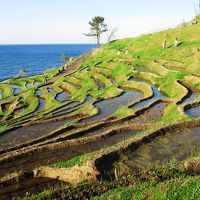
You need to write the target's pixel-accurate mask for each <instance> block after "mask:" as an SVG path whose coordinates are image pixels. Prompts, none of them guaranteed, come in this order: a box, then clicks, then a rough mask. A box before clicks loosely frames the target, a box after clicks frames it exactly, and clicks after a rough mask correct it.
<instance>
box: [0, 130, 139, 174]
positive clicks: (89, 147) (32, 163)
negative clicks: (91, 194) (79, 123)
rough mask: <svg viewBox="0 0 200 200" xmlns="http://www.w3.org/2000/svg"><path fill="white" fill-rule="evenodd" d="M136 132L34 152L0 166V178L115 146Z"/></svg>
mask: <svg viewBox="0 0 200 200" xmlns="http://www.w3.org/2000/svg"><path fill="white" fill-rule="evenodd" d="M137 132H138V131H128V132H124V133H120V134H119V133H118V134H117V135H113V136H111V137H108V138H102V140H98V141H96V142H91V143H87V144H81V145H77V146H72V147H64V148H60V149H53V150H51V151H44V152H36V153H34V154H32V155H27V156H26V157H24V158H18V159H16V160H14V161H10V162H8V163H4V164H0V177H1V176H4V175H5V173H11V172H13V171H20V170H22V169H23V170H33V169H34V168H35V167H37V166H41V165H45V164H53V163H57V162H59V161H66V160H69V159H71V158H73V157H75V156H79V155H82V154H84V153H89V152H91V151H96V150H99V149H101V148H103V147H106V146H109V145H113V144H116V143H117V142H120V141H122V140H124V139H125V138H128V137H131V136H133V135H135V134H137Z"/></svg>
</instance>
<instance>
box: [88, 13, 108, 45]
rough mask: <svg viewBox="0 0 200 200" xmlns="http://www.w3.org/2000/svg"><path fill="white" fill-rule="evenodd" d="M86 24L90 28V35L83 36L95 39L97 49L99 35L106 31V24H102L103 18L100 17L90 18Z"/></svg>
mask: <svg viewBox="0 0 200 200" xmlns="http://www.w3.org/2000/svg"><path fill="white" fill-rule="evenodd" d="M88 24H89V25H90V26H91V27H90V33H88V34H84V35H86V36H88V37H96V38H97V47H98V48H99V47H100V37H101V34H102V33H104V32H107V31H108V28H107V24H105V23H104V18H103V17H100V16H96V17H94V18H92V21H89V22H88Z"/></svg>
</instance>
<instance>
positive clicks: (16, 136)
mask: <svg viewBox="0 0 200 200" xmlns="http://www.w3.org/2000/svg"><path fill="white" fill-rule="evenodd" d="M66 122H67V120H63V121H55V122H46V123H40V124H36V125H32V126H24V127H20V128H17V129H15V130H13V131H10V132H8V133H6V134H5V135H2V136H0V150H2V149H6V148H9V147H12V146H16V145H19V144H23V143H25V142H28V141H32V140H34V139H37V138H40V137H42V136H45V135H48V134H49V133H50V132H51V131H53V130H55V129H56V128H58V127H59V126H62V125H64V124H65V123H66Z"/></svg>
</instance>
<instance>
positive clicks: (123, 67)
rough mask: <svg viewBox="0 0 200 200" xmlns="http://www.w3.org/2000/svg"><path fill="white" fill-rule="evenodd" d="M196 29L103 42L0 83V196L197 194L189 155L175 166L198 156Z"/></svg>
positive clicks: (199, 86) (199, 60)
mask: <svg viewBox="0 0 200 200" xmlns="http://www.w3.org/2000/svg"><path fill="white" fill-rule="evenodd" d="M196 20H197V21H198V17H197V18H196ZM199 30H200V23H199V22H198V23H197V24H194V25H192V24H189V23H188V24H187V25H186V26H180V27H177V28H175V29H169V30H166V31H162V32H158V33H153V34H148V35H142V36H140V37H137V38H129V39H122V40H116V41H112V42H110V43H108V44H105V45H103V46H102V47H101V48H100V49H97V50H94V51H93V52H92V53H91V54H86V55H82V56H80V57H79V58H75V59H74V60H72V61H71V62H70V63H69V65H66V64H65V65H63V66H61V67H60V68H58V69H55V70H54V71H49V72H46V73H44V74H42V75H39V76H33V77H25V78H13V79H10V80H7V81H6V82H2V83H0V94H1V100H0V105H1V106H0V114H1V121H0V123H1V127H0V137H1V139H0V147H1V149H0V155H1V158H0V177H2V178H1V180H0V185H1V187H0V188H2V189H0V197H1V198H2V199H6V198H8V197H9V198H11V197H25V195H26V193H27V192H28V193H30V194H33V195H34V194H36V196H32V197H27V198H26V199H54V198H57V199H60V198H65V199H84V198H85V199H88V198H90V197H91V198H93V197H94V196H97V197H94V199H178V198H181V197H183V198H182V199H188V198H189V197H190V199H198V198H200V196H199V192H198V190H199V189H200V188H199V186H200V180H199V176H198V173H200V169H199V168H198V166H199V163H198V162H199V160H198V159H197V160H195V163H196V162H197V163H196V164H195V165H194V166H193V164H187V165H186V164H185V167H184V163H185V162H186V161H187V162H190V161H188V159H191V157H198V156H199V153H200V134H199V133H200V127H199V126H200V107H199V105H200V95H199V94H200V56H199V55H200V36H199ZM175 38H178V40H180V41H182V43H181V44H180V45H178V47H175V46H174V40H175ZM164 39H166V41H167V48H165V49H163V48H162V43H163V40H164ZM126 48H128V53H126V52H125V49H126ZM119 49H120V51H121V53H120V55H119V54H118V53H117V51H118V50H119ZM77 63H78V64H77ZM80 63H82V64H80ZM79 64H80V65H79ZM75 67H77V68H75ZM21 166H23V167H21ZM14 172H15V173H14ZM13 173H14V175H13ZM27 173H28V175H27ZM5 174H6V176H5ZM191 174H192V175H191ZM13 177H14V178H13ZM19 177H20V178H19ZM52 180H53V181H52ZM38 181H39V182H38ZM54 181H55V182H56V183H54ZM91 181H93V182H92V183H91ZM107 181H109V182H107ZM27 182H28V183H29V185H28V187H27V188H25V189H24V188H23V185H24V184H25V183H27ZM82 182H83V183H82ZM36 183H37V184H39V185H40V187H39V188H38V189H36V190H35V189H34V185H36ZM80 183H81V184H80ZM48 184H49V185H50V186H52V187H53V188H54V189H51V190H47V191H46V189H49V186H47V185H48ZM57 184H58V185H57ZM77 184H80V185H78V186H77V187H74V185H77ZM16 185H17V187H16ZM66 185H67V186H68V185H70V186H72V187H66ZM179 186H181V187H179ZM60 187H61V188H60ZM63 187H64V188H63ZM89 188H92V189H89ZM5 191H6V192H5ZM42 191H44V192H43V193H41V194H37V193H39V192H42ZM102 193H105V194H102ZM98 195H102V196H100V197H98Z"/></svg>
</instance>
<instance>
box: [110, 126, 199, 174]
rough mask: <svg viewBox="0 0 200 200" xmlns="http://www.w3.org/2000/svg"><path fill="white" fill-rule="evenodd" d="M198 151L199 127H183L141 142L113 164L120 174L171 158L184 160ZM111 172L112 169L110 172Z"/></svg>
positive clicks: (136, 170) (164, 161)
mask: <svg viewBox="0 0 200 200" xmlns="http://www.w3.org/2000/svg"><path fill="white" fill-rule="evenodd" d="M198 153H200V127H197V128H192V129H188V128H184V129H182V130H176V131H174V132H168V133H166V135H164V136H161V137H159V138H156V139H155V140H154V141H152V142H151V143H147V144H143V145H142V146H141V147H140V148H139V149H137V150H134V151H132V150H129V151H127V152H125V153H124V154H122V155H121V157H120V160H119V161H118V162H116V163H115V164H114V168H116V169H117V170H118V173H119V175H120V176H124V175H128V174H130V173H131V174H134V173H138V172H139V170H141V169H146V168H149V167H155V166H157V165H161V164H164V163H166V162H168V161H170V160H172V159H177V160H179V161H182V160H185V159H186V158H187V157H190V156H191V155H193V154H198ZM111 173H113V171H112V172H111Z"/></svg>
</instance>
